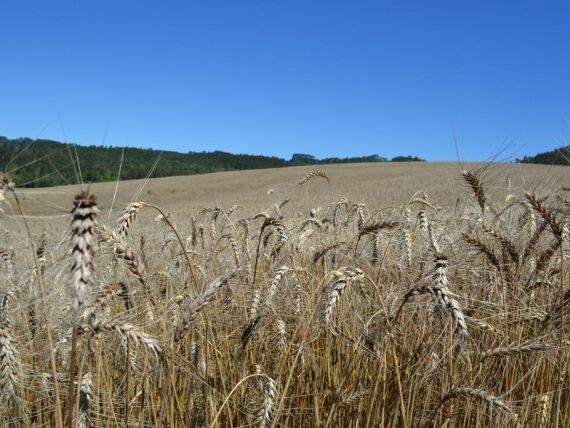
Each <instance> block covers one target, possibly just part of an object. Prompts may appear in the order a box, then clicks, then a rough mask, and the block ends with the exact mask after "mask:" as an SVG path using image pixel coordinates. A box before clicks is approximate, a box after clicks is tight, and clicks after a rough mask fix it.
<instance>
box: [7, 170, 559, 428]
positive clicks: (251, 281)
mask: <svg viewBox="0 0 570 428" xmlns="http://www.w3.org/2000/svg"><path fill="white" fill-rule="evenodd" d="M463 170H467V171H469V172H467V173H465V174H462V171H463ZM567 186H570V169H568V168H566V167H554V166H537V165H521V166H519V165H504V164H491V165H480V164H478V165H475V164H466V165H460V164H458V163H407V164H358V165H335V166H323V167H322V171H314V170H313V168H311V167H294V168H287V169H275V170H262V171H245V172H229V173H220V174H210V175H201V176H190V177H170V178H161V179H151V180H149V181H148V182H144V181H142V180H138V181H125V182H120V183H119V185H118V188H116V184H115V183H104V184H96V185H93V186H91V187H90V188H89V192H91V195H95V197H96V198H97V201H98V208H99V213H98V214H97V213H96V212H95V211H94V209H93V205H94V202H93V199H92V198H91V197H90V195H89V194H87V193H83V194H81V195H80V196H79V197H78V198H77V199H75V206H74V196H75V195H77V194H78V193H79V190H80V189H79V186H66V187H58V188H50V189H40V190H32V189H22V190H20V189H17V188H16V192H17V194H18V195H19V198H20V200H21V201H22V204H21V205H22V206H23V209H24V211H25V212H26V216H25V219H26V221H27V222H28V225H29V226H30V228H31V234H32V240H33V243H34V250H33V251H32V248H31V246H30V240H29V239H28V234H27V231H26V229H25V227H24V218H22V217H21V216H20V215H18V212H19V210H18V207H17V205H16V203H15V199H14V195H12V194H11V193H10V192H7V193H6V195H5V196H6V200H5V201H3V202H2V205H1V208H2V209H3V213H0V226H1V228H2V231H3V233H2V239H3V240H2V242H1V244H0V250H1V251H0V274H1V276H0V367H1V368H2V370H0V393H1V394H0V423H1V425H3V426H44V425H45V426H54V425H55V424H56V422H57V421H60V422H61V421H65V420H70V421H71V422H74V424H76V425H77V426H80V427H87V426H148V427H154V426H189V427H203V426H207V427H232V426H235V427H238V426H240V427H241V426H259V427H270V426H271V427H277V426H279V427H299V426H308V427H341V426H342V427H367V426H369V427H400V426H403V427H416V426H448V427H456V426H494V427H518V426H538V427H567V426H570V373H569V361H570V342H569V337H570V336H569V335H570V317H569V316H568V314H569V313H570V307H568V306H569V303H570V286H569V285H570V274H569V273H570V269H569V268H568V263H567V262H568V257H569V256H570V253H569V248H570V246H569V245H568V231H567V223H568V218H569V217H570V200H569V197H568V187H567ZM115 191H116V197H114V195H115ZM113 201H114V202H113ZM141 201H142V202H144V203H145V204H142V203H139V202H141ZM112 205H113V210H112V211H111V210H110V207H111V206H112ZM72 209H73V214H72V213H71V211H72ZM72 218H73V219H74V220H73V224H72ZM94 220H96V223H95V222H94ZM71 224H72V227H70V225H71ZM35 256H37V257H35Z"/></svg>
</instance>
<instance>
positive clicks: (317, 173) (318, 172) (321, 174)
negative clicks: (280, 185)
mask: <svg viewBox="0 0 570 428" xmlns="http://www.w3.org/2000/svg"><path fill="white" fill-rule="evenodd" d="M314 177H321V178H324V179H325V180H327V183H329V184H330V180H329V177H328V176H327V174H326V173H325V172H324V171H321V170H315V171H313V172H310V173H309V174H307V175H306V176H305V177H303V178H302V179H301V180H299V182H298V183H297V185H299V186H301V185H303V184H305V183H308V182H309V181H311V180H312V179H313V178H314Z"/></svg>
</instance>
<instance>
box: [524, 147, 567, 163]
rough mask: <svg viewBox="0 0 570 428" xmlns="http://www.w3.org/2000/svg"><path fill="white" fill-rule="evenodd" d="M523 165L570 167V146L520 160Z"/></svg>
mask: <svg viewBox="0 0 570 428" xmlns="http://www.w3.org/2000/svg"><path fill="white" fill-rule="evenodd" d="M518 161H520V162H522V163H539V164H545V165H570V146H564V147H559V148H557V149H554V150H551V151H549V152H544V153H538V154H536V155H534V156H525V157H524V158H522V159H518Z"/></svg>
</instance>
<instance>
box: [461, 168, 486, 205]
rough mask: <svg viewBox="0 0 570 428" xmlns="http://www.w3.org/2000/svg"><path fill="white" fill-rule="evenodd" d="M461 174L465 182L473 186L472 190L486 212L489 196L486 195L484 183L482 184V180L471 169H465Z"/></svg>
mask: <svg viewBox="0 0 570 428" xmlns="http://www.w3.org/2000/svg"><path fill="white" fill-rule="evenodd" d="M461 174H462V175H463V179H464V180H465V182H466V183H467V184H468V185H469V187H471V190H473V193H474V194H475V198H476V199H477V202H478V203H479V207H480V208H481V211H482V212H485V205H486V203H487V197H486V196H485V189H484V188H483V184H481V180H480V179H479V177H477V176H476V175H475V174H474V173H473V172H471V171H463V172H462V173H461Z"/></svg>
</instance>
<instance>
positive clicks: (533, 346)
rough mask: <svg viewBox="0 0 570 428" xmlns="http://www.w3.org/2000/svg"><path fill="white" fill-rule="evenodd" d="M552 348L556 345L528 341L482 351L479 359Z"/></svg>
mask: <svg viewBox="0 0 570 428" xmlns="http://www.w3.org/2000/svg"><path fill="white" fill-rule="evenodd" d="M554 348H556V345H553V344H551V343H529V344H526V345H519V346H511V347H501V348H495V349H490V350H489V351H485V352H483V353H482V354H481V360H484V359H487V358H491V357H501V356H507V355H517V354H524V353H528V352H538V351H550V350H552V349H554Z"/></svg>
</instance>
